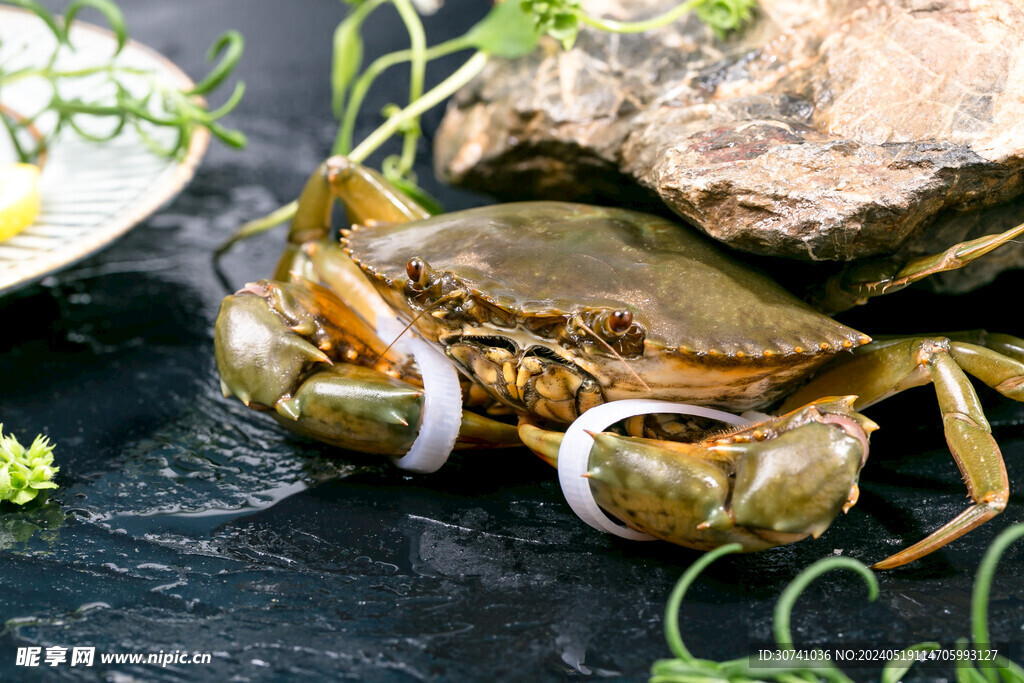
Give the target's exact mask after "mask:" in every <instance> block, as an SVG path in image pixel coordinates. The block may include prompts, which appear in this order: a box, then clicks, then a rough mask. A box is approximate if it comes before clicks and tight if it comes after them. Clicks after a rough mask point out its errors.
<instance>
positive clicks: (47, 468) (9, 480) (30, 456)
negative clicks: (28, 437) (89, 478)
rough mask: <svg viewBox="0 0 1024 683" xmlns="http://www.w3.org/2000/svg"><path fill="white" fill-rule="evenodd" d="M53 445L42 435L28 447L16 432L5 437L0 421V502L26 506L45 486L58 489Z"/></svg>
mask: <svg viewBox="0 0 1024 683" xmlns="http://www.w3.org/2000/svg"><path fill="white" fill-rule="evenodd" d="M59 469H60V468H59V467H54V466H53V446H52V445H51V444H50V441H49V439H47V438H46V437H45V436H42V435H39V436H37V437H36V438H35V440H34V441H33V442H32V445H31V446H29V447H28V448H27V449H26V448H25V447H24V446H22V445H21V444H20V443H19V442H18V439H16V438H15V437H14V436H13V435H10V436H4V426H3V424H0V501H10V502H12V503H14V504H16V505H24V504H25V503H28V502H30V501H32V500H34V499H35V497H36V496H38V495H39V492H40V491H42V490H44V489H55V488H57V485H56V484H55V483H53V481H52V480H53V475H55V474H56V473H57V471H58V470H59Z"/></svg>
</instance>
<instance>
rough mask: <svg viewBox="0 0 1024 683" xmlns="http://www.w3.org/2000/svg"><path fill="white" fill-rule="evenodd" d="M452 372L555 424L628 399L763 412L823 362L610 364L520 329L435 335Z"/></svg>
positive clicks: (658, 358) (689, 359) (665, 357)
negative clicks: (451, 364) (455, 370)
mask: <svg viewBox="0 0 1024 683" xmlns="http://www.w3.org/2000/svg"><path fill="white" fill-rule="evenodd" d="M439 336H440V338H439V339H438V343H439V344H440V345H441V347H442V348H443V350H444V351H445V353H446V354H447V355H448V357H449V358H451V359H452V360H453V361H454V362H455V364H456V365H457V366H458V367H459V369H460V371H461V372H462V373H463V374H465V375H466V376H468V377H469V378H470V379H472V380H473V381H474V382H476V383H477V384H479V385H480V386H481V387H483V388H484V389H485V390H486V391H487V392H488V393H489V394H490V395H491V396H492V397H493V398H494V399H495V400H497V401H500V402H501V403H504V404H506V405H509V406H511V407H512V408H514V409H516V410H518V411H520V412H524V413H530V414H534V415H538V416H540V417H542V418H545V419H548V420H553V421H556V422H562V423H569V422H572V421H573V420H575V419H576V418H577V417H579V415H581V414H582V413H583V412H585V411H586V410H588V409H590V408H592V407H594V406H596V405H600V404H601V403H606V402H608V401H617V400H622V399H628V398H656V399H662V400H669V401H678V402H686V403H695V404H699V405H707V406H715V407H719V408H725V409H727V410H737V411H742V410H748V409H751V408H764V407H766V406H767V405H768V404H770V403H772V402H773V401H775V400H776V399H777V398H779V397H780V396H782V395H783V394H784V393H786V392H787V391H788V390H789V389H791V388H792V386H793V385H795V384H797V383H798V382H799V381H800V380H802V379H803V378H804V377H806V376H807V375H808V374H810V373H811V372H813V370H814V369H815V368H816V367H817V366H819V365H820V364H821V363H822V362H824V361H825V360H826V359H827V356H825V355H808V356H806V357H801V358H797V359H794V358H778V359H764V358H761V359H742V358H721V357H718V358H715V357H713V356H707V355H697V354H689V355H684V354H682V353H664V352H662V353H658V352H655V353H652V354H645V355H644V356H643V357H640V358H629V359H616V358H614V357H609V356H606V355H603V354H598V353H590V354H587V353H580V352H578V351H568V350H566V349H563V348H561V347H559V346H558V345H556V344H553V343H552V342H550V341H549V340H544V339H541V338H539V337H537V336H536V335H534V334H533V333H531V332H530V331H528V330H524V329H522V328H519V329H516V330H509V329H502V330H500V331H499V330H489V329H487V328H474V329H472V330H466V331H464V332H462V333H457V334H447V335H439Z"/></svg>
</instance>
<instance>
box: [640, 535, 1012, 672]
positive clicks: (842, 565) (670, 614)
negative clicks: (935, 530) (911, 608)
mask: <svg viewBox="0 0 1024 683" xmlns="http://www.w3.org/2000/svg"><path fill="white" fill-rule="evenodd" d="M1021 538H1024V524H1017V525H1015V526H1012V527H1010V528H1009V529H1006V530H1005V531H1003V532H1002V533H1001V534H999V536H997V537H996V539H995V541H993V542H992V545H991V546H989V548H988V550H987V551H986V552H985V556H984V557H983V558H982V561H981V564H980V565H979V566H978V572H977V575H976V577H975V582H974V592H973V595H972V598H971V640H970V643H968V640H967V639H966V638H961V639H959V640H957V643H956V644H957V649H958V650H961V651H965V650H973V651H974V652H984V651H988V650H991V641H990V640H989V632H988V604H989V596H990V594H991V589H992V580H993V577H994V576H995V571H996V567H997V566H998V564H999V560H1000V559H1001V558H1002V556H1003V554H1004V553H1005V552H1006V550H1007V548H1009V547H1010V546H1011V545H1012V544H1014V543H1016V542H1017V541H1018V540H1020V539H1021ZM740 550H741V546H740V545H739V544H737V543H733V544H730V545H726V546H722V547H721V548H717V549H715V550H713V551H711V552H709V553H707V554H705V555H703V556H702V557H701V558H700V559H698V560H697V561H696V562H694V563H693V565H691V566H690V567H689V568H688V569H687V570H686V571H685V572H684V573H683V575H682V577H680V579H679V581H678V582H677V583H676V586H675V588H674V589H673V591H672V593H671V595H670V596H669V599H668V604H667V606H666V610H665V641H666V643H667V644H668V648H669V650H670V651H671V653H672V655H673V658H672V659H662V660H658V661H656V662H655V663H654V664H653V665H652V666H651V678H650V683H696V682H698V681H701V682H704V681H729V682H730V683H755V682H758V681H778V682H779V683H811V682H817V681H833V682H835V683H852V681H851V679H850V678H849V677H848V676H846V674H844V673H843V672H842V671H840V670H839V668H838V667H836V666H835V664H834V663H833V662H831V661H830V660H828V659H827V658H825V657H823V656H815V655H816V654H822V653H820V651H819V652H817V653H815V652H810V653H807V654H808V655H809V657H808V659H810V660H811V661H813V662H814V664H813V665H803V664H802V663H801V661H800V660H799V659H796V658H794V662H795V663H794V665H792V666H788V665H787V666H776V665H774V663H771V664H761V663H760V660H758V659H755V658H754V657H753V656H751V657H740V658H738V659H733V660H730V661H726V662H715V661H712V660H706V659H698V658H696V657H694V656H693V655H692V654H691V653H690V651H689V649H687V647H686V645H685V644H684V643H683V638H682V635H681V632H680V628H679V611H680V608H681V606H682V602H683V598H684V597H685V595H686V592H687V590H688V589H689V588H690V586H691V585H693V583H694V581H696V580H697V577H698V576H699V575H700V574H701V572H703V571H704V570H705V569H706V568H707V567H708V565H710V564H711V563H712V562H714V561H715V560H717V559H718V558H720V557H722V556H724V555H729V554H731V553H736V552H739V551H740ZM840 569H845V570H849V571H853V572H856V573H857V574H858V575H860V577H861V578H863V579H864V582H865V583H866V584H867V587H868V599H869V600H871V601H874V600H875V599H877V597H878V581H877V579H876V578H875V576H874V574H873V573H872V572H871V570H870V569H868V567H867V566H865V565H864V564H863V563H861V562H858V561H857V560H854V559H852V558H845V557H827V558H824V559H821V560H818V561H817V562H815V563H814V564H812V565H811V566H810V567H808V568H807V569H805V570H804V571H803V572H801V573H800V574H798V575H797V577H796V578H795V579H793V581H792V582H791V583H790V584H789V585H788V586H787V587H786V588H785V590H783V592H782V594H781V595H780V596H779V600H778V602H777V603H776V606H775V613H774V622H773V632H774V636H775V642H776V645H777V647H778V649H779V650H793V636H792V632H791V630H790V619H791V614H792V611H793V607H794V605H795V604H796V601H797V599H798V598H799V597H800V594H801V593H803V592H804V591H805V590H806V589H807V587H808V586H809V585H810V584H811V583H812V582H813V581H814V580H815V579H817V578H818V577H820V576H821V575H822V574H825V573H827V572H830V571H834V570H840ZM940 647H941V646H940V644H939V643H936V642H923V643H918V644H916V645H913V646H911V647H908V648H906V649H904V650H903V651H901V653H900V654H899V655H898V656H896V657H894V658H893V659H891V660H890V661H889V662H887V663H886V665H885V666H884V668H883V670H882V675H881V680H882V683H897V682H898V681H900V680H901V679H902V678H903V676H904V675H906V673H907V672H908V671H909V670H910V669H911V667H913V665H914V664H915V663H916V662H917V661H920V660H928V659H929V656H928V653H932V652H934V651H936V650H939V648H940ZM956 678H957V681H958V683H998V682H999V681H1004V682H1006V683H1024V668H1022V667H1021V666H1020V665H1018V664H1016V663H1015V662H1013V661H1010V660H1009V659H1008V658H1007V657H1004V656H997V657H995V659H994V662H993V665H990V666H980V665H977V664H976V663H975V661H974V660H972V659H971V658H970V657H963V658H958V659H956Z"/></svg>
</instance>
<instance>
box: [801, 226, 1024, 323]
mask: <svg viewBox="0 0 1024 683" xmlns="http://www.w3.org/2000/svg"><path fill="white" fill-rule="evenodd" d="M1022 235H1024V223H1022V224H1020V225H1018V226H1016V227H1014V228H1010V229H1009V230H1007V231H1005V232H1001V233H997V234H994V235H985V236H984V237H979V238H977V239H973V240H969V241H967V242H961V243H959V244H954V245H953V246H951V247H949V248H948V249H946V250H945V251H942V252H939V253H938V254H928V255H926V256H919V257H917V258H914V259H911V260H910V261H908V262H906V263H904V264H894V263H892V262H891V261H886V260H868V261H865V262H863V263H860V264H856V265H853V266H851V267H850V268H849V269H848V270H846V271H844V272H842V273H840V274H839V275H836V276H835V277H832V278H830V279H829V280H828V281H827V282H826V283H825V287H824V288H823V289H822V294H821V295H820V297H819V298H818V299H817V300H816V301H815V302H814V305H815V306H816V307H817V308H819V309H820V310H822V311H824V312H826V313H828V314H830V315H831V314H835V313H838V312H840V311H845V310H847V309H848V308H852V307H854V306H859V305H861V304H864V303H866V302H867V300H868V299H870V298H871V297H874V296H879V295H882V294H891V293H892V292H897V291H899V290H901V289H903V288H904V287H906V286H907V285H909V284H911V283H913V282H917V281H918V280H921V279H924V278H926V277H928V276H929V275H934V274H935V273H941V272H944V271H947V270H956V269H958V268H963V267H964V266H965V265H967V264H968V263H970V262H971V261H974V260H975V259H978V258H981V257H982V256H984V255H985V254H987V253H989V252H990V251H992V250H994V249H997V248H998V247H1001V246H1002V245H1004V244H1007V243H1009V242H1012V241H1014V240H1015V239H1017V238H1018V237H1021V236H1022Z"/></svg>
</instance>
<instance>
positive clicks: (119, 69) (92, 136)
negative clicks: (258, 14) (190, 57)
mask: <svg viewBox="0 0 1024 683" xmlns="http://www.w3.org/2000/svg"><path fill="white" fill-rule="evenodd" d="M0 3H2V4H9V5H14V6H16V7H20V8H22V9H26V10H28V11H30V12H32V13H33V14H35V15H36V16H37V17H39V19H40V20H41V21H42V22H43V24H45V25H46V27H47V28H48V29H49V31H50V32H51V33H53V36H54V38H56V43H55V46H54V49H53V51H52V52H51V53H50V55H49V56H48V58H47V59H46V60H45V61H44V63H42V64H32V65H28V66H24V67H18V68H13V67H9V66H7V65H9V64H10V62H9V61H8V62H5V63H0V95H2V93H3V89H4V86H7V85H9V84H11V83H14V82H16V81H19V80H23V79H29V78H38V79H43V80H44V81H46V82H47V84H48V86H49V88H48V89H49V91H50V93H51V94H50V98H49V100H48V101H46V102H45V103H44V104H43V105H42V106H41V107H40V108H39V109H38V110H37V111H35V112H20V113H19V114H15V113H14V112H12V111H10V110H8V109H4V108H0V128H2V129H4V130H6V132H7V134H8V135H9V136H10V139H11V142H12V144H13V147H14V150H15V152H16V154H17V155H18V158H19V160H20V161H22V162H24V163H32V162H34V161H36V160H37V159H38V157H39V156H40V155H41V154H42V153H43V152H44V151H45V150H46V148H47V147H48V146H49V145H50V144H51V143H52V141H53V140H54V139H55V138H56V137H57V135H58V134H60V132H61V131H62V130H64V129H65V128H67V129H71V130H72V131H74V132H75V133H77V134H78V135H79V136H81V137H82V138H85V139H87V140H91V141H95V142H105V141H107V140H111V139H113V138H115V137H117V136H118V135H120V134H121V133H122V132H123V131H124V130H125V128H126V127H131V128H134V129H135V131H136V132H137V133H138V134H139V137H140V138H141V139H142V141H143V142H144V143H145V144H146V145H147V146H148V147H149V148H150V149H152V150H153V151H154V152H155V153H156V154H159V155H161V156H167V157H179V158H180V157H182V156H184V155H185V154H186V153H187V151H188V148H189V145H190V143H191V141H192V136H193V134H194V133H195V131H196V130H197V129H199V128H206V129H208V130H209V131H210V133H212V134H213V135H214V136H215V137H217V138H218V139H220V140H221V141H223V142H224V143H226V144H228V145H230V146H232V147H242V146H244V145H245V136H244V135H243V134H242V133H240V132H239V131H236V130H230V129H228V128H225V127H224V126H222V125H221V124H220V123H219V122H218V121H219V119H221V118H223V117H224V116H225V115H226V114H227V113H228V112H230V111H231V110H232V109H234V108H235V106H236V105H237V104H238V102H239V101H240V100H241V99H242V95H243V93H244V92H245V86H244V84H242V83H238V84H236V86H235V89H234V91H233V92H232V93H231V95H230V97H228V99H227V101H226V102H225V103H224V104H223V105H222V106H221V107H219V108H217V109H215V110H212V111H211V110H210V109H208V108H207V106H206V103H205V102H204V101H203V99H202V96H204V95H207V94H209V93H210V92H212V91H213V90H214V89H216V88H217V87H218V86H219V85H220V84H221V83H222V82H223V81H224V80H225V79H226V78H227V77H228V76H229V75H230V74H231V72H232V71H233V70H234V68H235V65H236V64H237V63H238V60H239V59H240V58H241V56H242V50H243V47H244V43H243V40H242V36H241V35H240V34H239V33H238V32H237V31H228V32H227V33H224V34H223V35H221V36H220V37H219V38H218V39H217V40H216V41H214V43H213V45H212V46H211V48H210V51H209V53H208V55H207V59H208V60H209V61H211V62H215V64H214V66H213V68H212V69H211V71H210V73H209V74H208V75H207V76H206V77H205V78H203V79H202V80H201V81H200V82H199V83H198V84H196V85H195V87H193V88H192V89H190V90H187V91H183V90H180V89H178V88H176V87H174V86H173V85H169V84H168V83H166V82H165V81H164V80H163V79H160V78H157V77H156V75H155V74H153V73H151V72H149V71H146V70H142V69H137V68H131V67H126V66H122V65H120V64H119V63H118V61H117V56H118V55H119V54H120V53H121V50H122V49H123V48H124V46H125V44H126V43H127V41H128V33H127V29H126V27H125V20H124V15H123V14H122V13H121V10H120V9H119V8H118V7H117V5H116V4H114V3H113V2H111V1H110V0H74V2H72V3H71V4H69V5H68V7H67V9H66V10H65V12H64V16H63V17H61V16H57V15H55V14H53V13H52V12H50V11H49V10H48V9H46V8H45V7H43V6H42V5H41V4H39V2H37V1H36V0H0ZM86 8H91V9H94V10H96V11H98V12H99V13H100V14H102V15H103V17H104V19H105V20H106V22H107V24H108V25H109V27H110V30H111V31H112V32H113V34H114V37H115V39H116V42H117V48H116V50H115V51H114V54H113V55H112V58H111V61H110V62H109V63H106V64H102V65H98V66H90V67H85V68H79V69H60V68H58V67H57V64H58V61H59V59H60V57H61V56H62V55H63V54H64V53H65V51H73V50H74V46H73V45H72V44H71V42H70V39H69V30H68V28H69V27H70V26H71V23H72V21H73V20H74V18H75V16H76V15H77V14H78V13H79V12H80V11H81V10H83V9H86ZM5 66H7V68H5ZM84 78H90V79H93V80H92V81H90V83H95V85H94V86H92V85H91V86H90V88H89V90H90V91H91V92H99V93H103V92H107V91H110V92H111V94H110V95H101V96H98V97H96V98H95V99H84V98H82V97H74V98H67V99H66V98H65V97H63V96H62V95H61V90H62V85H63V84H67V83H71V82H76V81H80V80H81V79H84ZM95 79H105V81H103V82H96V81H95ZM128 79H133V81H134V82H135V83H136V84H138V83H139V82H141V83H143V84H144V86H145V87H135V88H129V87H128V86H127V85H126V82H127V80H128ZM64 89H65V90H66V88H64ZM139 90H141V91H142V92H141V93H140V92H138V91H139ZM42 116H55V118H56V122H55V123H53V124H52V125H48V126H47V131H46V132H45V134H43V133H38V132H37V130H36V127H35V126H36V123H37V122H38V120H39V118H40V117H42ZM89 119H92V120H96V119H100V120H104V121H106V122H107V123H108V124H109V125H107V126H106V127H105V128H104V132H102V133H99V134H97V133H96V132H95V126H92V127H90V126H89V125H87V124H86V123H85V121H87V120H89ZM152 126H155V127H159V128H170V129H174V130H175V131H176V132H177V136H176V138H175V141H174V143H173V144H171V145H169V146H168V145H161V144H160V143H159V142H158V141H157V140H156V139H155V138H154V137H153V135H152V134H151V133H150V132H149V127H152ZM26 133H29V134H28V135H26ZM27 140H32V144H29V143H28V142H26V141H27Z"/></svg>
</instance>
